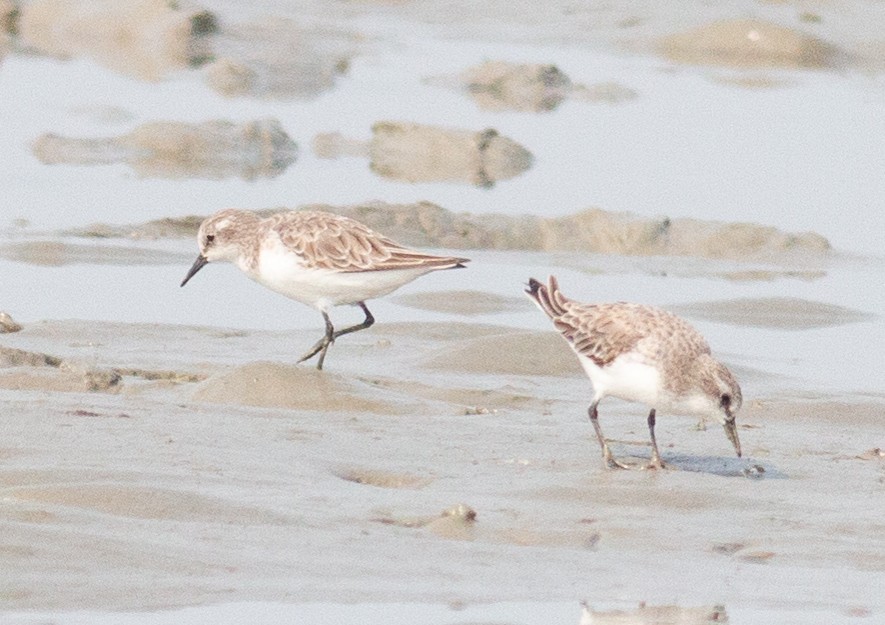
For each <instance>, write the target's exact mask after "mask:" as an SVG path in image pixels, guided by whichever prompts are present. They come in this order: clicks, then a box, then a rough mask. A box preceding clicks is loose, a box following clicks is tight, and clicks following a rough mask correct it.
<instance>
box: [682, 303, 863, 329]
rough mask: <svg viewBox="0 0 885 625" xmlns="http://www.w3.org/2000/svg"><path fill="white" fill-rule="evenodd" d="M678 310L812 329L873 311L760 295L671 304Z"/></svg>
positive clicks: (770, 325) (715, 318)
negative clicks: (866, 311)
mask: <svg viewBox="0 0 885 625" xmlns="http://www.w3.org/2000/svg"><path fill="white" fill-rule="evenodd" d="M668 308H669V309H670V310H672V311H673V312H676V313H680V314H685V315H687V316H690V317H695V318H699V319H708V320H710V321H718V322H722V323H729V324H732V325H739V326H753V327H757V328H777V329H782V330H809V329H812V328H827V327H831V326H837V325H843V324H846V323H856V322H859V321H869V320H871V319H874V318H875V315H872V314H870V313H865V312H861V311H859V310H853V309H851V308H845V307H843V306H835V305H833V304H825V303H823V302H812V301H809V300H804V299H799V298H796V297H757V298H748V299H737V300H726V301H720V302H700V303H697V304H685V305H682V306H669V307H668Z"/></svg>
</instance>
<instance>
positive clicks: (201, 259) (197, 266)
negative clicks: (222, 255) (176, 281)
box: [181, 254, 209, 286]
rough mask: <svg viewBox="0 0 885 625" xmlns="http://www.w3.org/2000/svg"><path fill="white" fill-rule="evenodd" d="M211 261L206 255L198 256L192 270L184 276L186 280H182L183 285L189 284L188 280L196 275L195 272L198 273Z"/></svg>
mask: <svg viewBox="0 0 885 625" xmlns="http://www.w3.org/2000/svg"><path fill="white" fill-rule="evenodd" d="M208 262H209V261H208V260H206V257H205V256H203V255H202V254H200V255H199V256H197V260H195V261H194V264H193V265H191V268H190V271H188V272H187V275H186V276H185V277H184V280H182V281H181V286H184V285H185V284H187V281H188V280H190V279H191V278H193V277H194V274H195V273H197V272H198V271H199V270H200V269H202V268H203V267H205V266H206V263H208Z"/></svg>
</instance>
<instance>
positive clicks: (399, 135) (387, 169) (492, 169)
mask: <svg viewBox="0 0 885 625" xmlns="http://www.w3.org/2000/svg"><path fill="white" fill-rule="evenodd" d="M313 146H314V151H315V153H316V155H317V156H318V157H319V158H338V157H339V156H344V155H356V156H362V155H364V154H365V155H368V157H369V159H370V167H371V169H372V171H374V172H375V173H376V174H378V175H379V176H384V177H385V178H390V179H393V180H399V181H401V182H411V183H415V182H453V183H461V184H471V185H476V186H480V187H491V186H493V185H494V184H495V183H496V182H497V181H499V180H507V179H509V178H513V177H515V176H518V175H519V174H521V173H523V172H524V171H526V170H527V169H528V168H529V167H531V165H532V155H531V153H530V152H529V151H528V150H526V149H525V148H524V147H522V146H521V145H519V144H518V143H516V142H515V141H513V140H512V139H508V138H507V137H503V136H501V135H499V134H498V132H497V131H496V130H493V129H487V130H483V131H480V132H473V131H469V130H458V129H452V128H441V127H438V126H426V125H421V124H410V123H403V122H378V123H377V124H375V125H374V126H372V139H371V140H370V141H369V142H368V144H365V143H363V142H359V141H356V140H353V139H348V138H346V137H342V136H340V135H338V134H336V133H329V134H322V135H318V136H317V137H316V138H315V139H314V141H313Z"/></svg>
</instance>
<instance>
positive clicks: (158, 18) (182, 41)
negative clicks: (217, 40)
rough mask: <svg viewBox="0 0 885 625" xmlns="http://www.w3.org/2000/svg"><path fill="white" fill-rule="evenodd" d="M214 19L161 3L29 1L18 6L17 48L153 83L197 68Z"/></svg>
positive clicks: (133, 0)
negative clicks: (83, 60)
mask: <svg viewBox="0 0 885 625" xmlns="http://www.w3.org/2000/svg"><path fill="white" fill-rule="evenodd" d="M215 27H216V26H215V17H214V16H213V15H212V14H211V13H209V12H207V11H202V10H199V9H181V8H178V6H177V3H172V2H166V1H165V0H97V1H95V2H89V3H83V2H79V1H78V0H34V1H33V2H28V3H26V4H24V5H23V6H22V9H21V18H20V24H19V31H20V35H21V40H22V43H23V44H24V45H25V46H27V47H29V48H31V49H33V50H36V51H38V52H42V53H44V54H49V55H52V56H57V57H62V58H68V57H74V56H88V57H90V58H92V59H95V60H96V61H98V62H100V63H102V64H103V65H106V66H107V67H109V68H111V69H113V70H115V71H119V72H122V73H125V74H129V75H133V76H137V77H139V78H144V79H150V80H156V79H158V78H160V77H161V76H162V75H164V74H166V73H167V72H170V71H174V70H178V69H182V68H185V67H188V66H192V65H195V64H199V63H200V62H202V61H203V60H204V59H205V58H206V56H207V49H206V46H207V42H206V39H205V35H207V34H209V33H211V32H213V31H214V30H215Z"/></svg>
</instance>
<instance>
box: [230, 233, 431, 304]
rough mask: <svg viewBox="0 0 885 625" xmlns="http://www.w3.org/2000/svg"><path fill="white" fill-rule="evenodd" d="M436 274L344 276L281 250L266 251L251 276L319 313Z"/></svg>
mask: <svg viewBox="0 0 885 625" xmlns="http://www.w3.org/2000/svg"><path fill="white" fill-rule="evenodd" d="M428 271H432V269H429V268H427V267H416V268H414V269H397V270H389V271H364V272H353V273H344V272H340V271H333V270H330V269H312V268H308V267H305V266H304V265H302V264H301V262H300V259H299V257H298V256H297V255H295V254H292V253H291V252H287V251H284V250H282V249H281V248H279V247H272V248H265V249H263V250H262V251H261V255H260V256H259V259H258V269H257V271H255V272H247V273H249V275H250V276H251V277H252V278H253V279H254V280H256V281H257V282H260V283H261V284H263V285H264V286H266V287H267V288H269V289H271V290H274V291H276V292H277V293H281V294H283V295H285V296H286V297H289V298H292V299H294V300H296V301H298V302H301V303H303V304H307V305H308V306H313V307H314V308H318V309H319V310H328V309H329V308H331V307H332V306H338V305H341V304H356V303H357V302H362V301H365V300H368V299H372V298H375V297H381V296H383V295H387V294H388V293H390V292H392V291H394V290H396V289H398V288H399V287H401V286H402V285H404V284H406V283H408V282H411V281H412V280H414V279H415V278H418V277H419V276H422V275H424V274H425V273H427V272H428Z"/></svg>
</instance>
